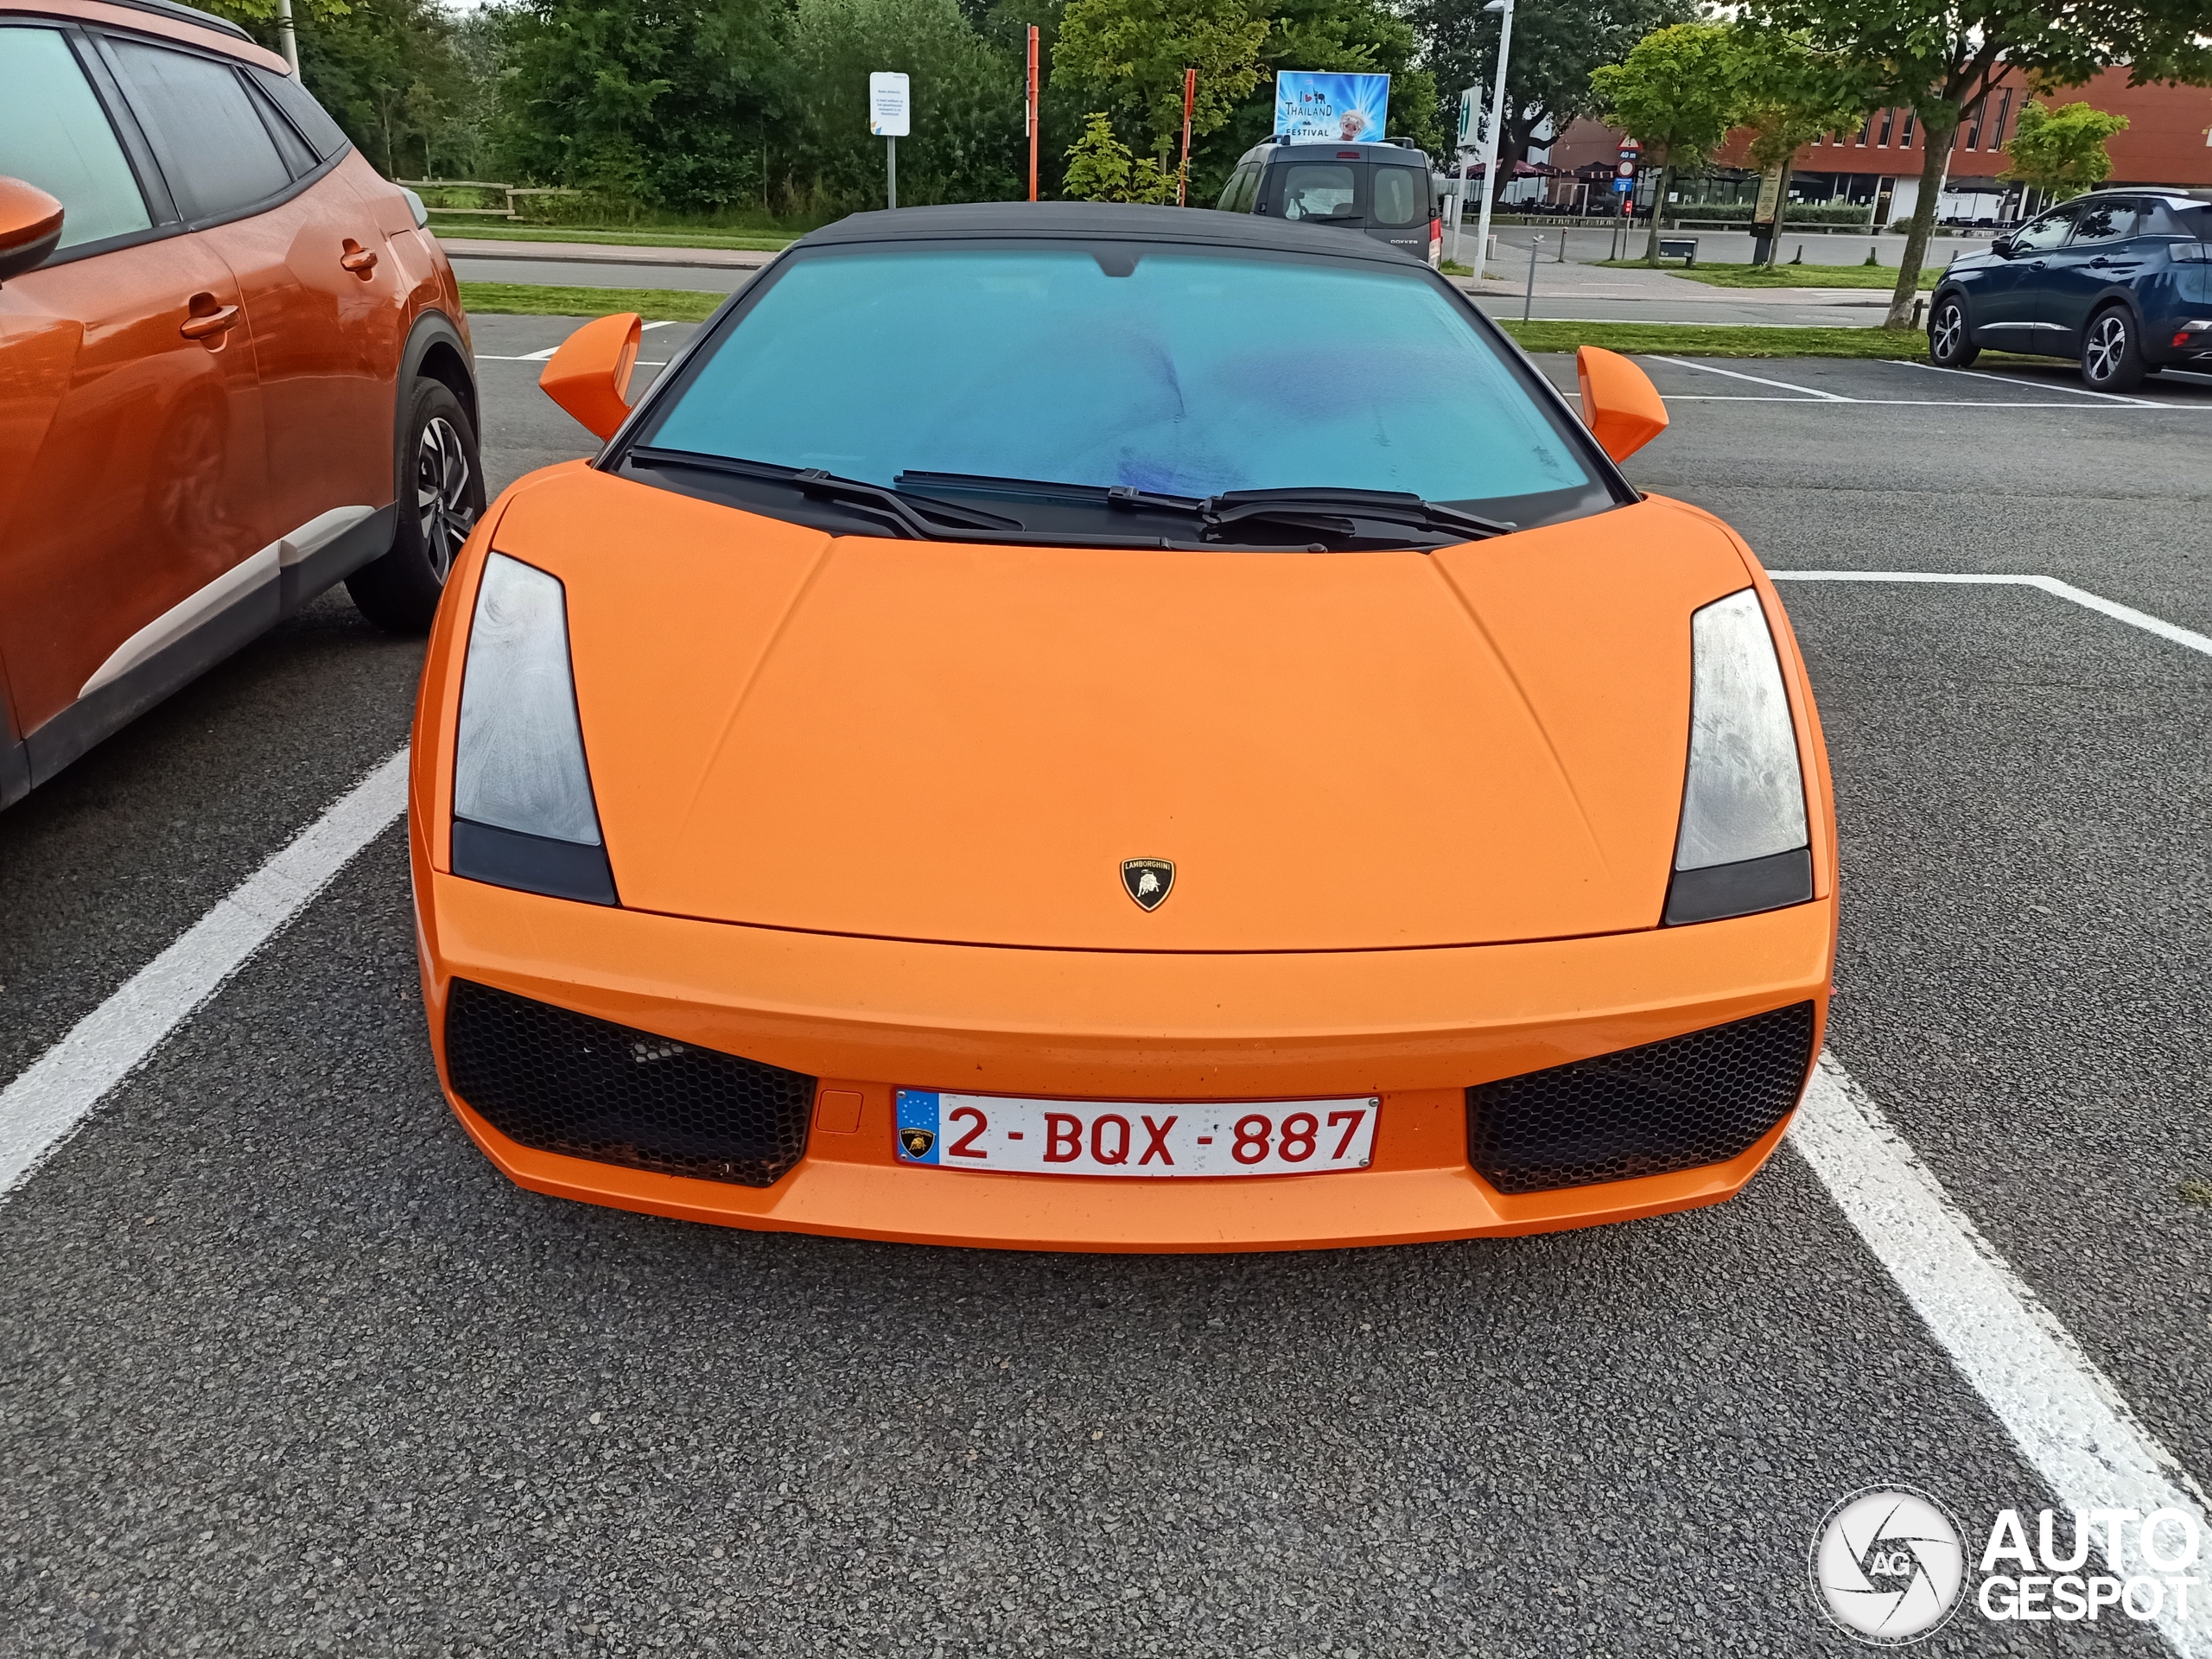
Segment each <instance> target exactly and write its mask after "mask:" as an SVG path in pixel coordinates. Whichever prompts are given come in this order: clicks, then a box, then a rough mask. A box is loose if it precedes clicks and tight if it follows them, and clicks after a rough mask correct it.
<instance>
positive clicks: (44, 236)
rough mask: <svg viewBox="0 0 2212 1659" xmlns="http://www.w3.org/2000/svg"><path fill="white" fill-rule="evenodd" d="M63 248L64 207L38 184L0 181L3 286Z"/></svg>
mask: <svg viewBox="0 0 2212 1659" xmlns="http://www.w3.org/2000/svg"><path fill="white" fill-rule="evenodd" d="M60 245H61V204H60V202H58V201H56V200H54V198H53V197H52V196H49V195H48V194H46V192H45V191H43V190H41V189H40V188H38V187H37V186H36V185H35V184H25V183H24V182H23V181H22V180H21V179H5V178H0V283H4V282H6V281H7V280H8V279H9V278H10V277H20V276H22V274H23V273H24V272H25V271H27V270H37V269H38V267H39V266H41V265H42V264H45V263H46V261H47V258H48V256H49V255H50V254H52V253H53V251H54V249H56V248H58V247H60Z"/></svg>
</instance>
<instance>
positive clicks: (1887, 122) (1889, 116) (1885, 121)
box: [1875, 108, 1897, 149]
mask: <svg viewBox="0 0 2212 1659" xmlns="http://www.w3.org/2000/svg"><path fill="white" fill-rule="evenodd" d="M1896 125H1897V111H1896V110H1895V109H1894V108H1892V109H1887V110H1884V111H1882V136H1881V137H1880V138H1878V140H1876V141H1875V142H1876V143H1878V144H1879V145H1880V147H1881V148H1883V149H1888V148H1889V144H1890V132H1891V129H1892V128H1894V127H1895V126H1896Z"/></svg>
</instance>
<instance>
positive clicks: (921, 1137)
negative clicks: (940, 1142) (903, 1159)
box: [899, 1128, 937, 1158]
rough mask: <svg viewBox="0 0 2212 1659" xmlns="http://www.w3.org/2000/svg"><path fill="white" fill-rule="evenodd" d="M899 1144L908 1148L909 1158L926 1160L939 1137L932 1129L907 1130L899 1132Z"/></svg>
mask: <svg viewBox="0 0 2212 1659" xmlns="http://www.w3.org/2000/svg"><path fill="white" fill-rule="evenodd" d="M936 1144H937V1135H936V1132H935V1131H934V1130H931V1129H917V1128H905V1129H901V1130H899V1145H900V1146H902V1147H906V1155H907V1156H908V1157H909V1158H926V1157H928V1156H929V1155H930V1148H931V1147H933V1146H935V1145H936Z"/></svg>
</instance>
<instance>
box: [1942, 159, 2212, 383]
mask: <svg viewBox="0 0 2212 1659" xmlns="http://www.w3.org/2000/svg"><path fill="white" fill-rule="evenodd" d="M1984 347H1987V348H1988V349H1990V350H1993V351H2006V352H2032V353H2036V354H2037V355H2038V356H2043V357H2070V358H2075V359H2078V360H2079V361H2080V363H2081V365H2082V379H2084V380H2085V381H2087V382H2088V384H2089V385H2091V386H2093V387H2094V388H2095V389H2096V390H2097V391H2127V390H2129V389H2130V388H2131V387H2133V386H2135V385H2139V383H2140V382H2141V380H2142V378H2143V377H2144V376H2145V375H2146V374H2155V373H2157V372H2158V370H2159V369H2160V368H2161V367H2162V366H2164V365H2180V364H2183V363H2188V364H2193V365H2196V366H2198V367H2200V368H2205V369H2212V203H2207V202H2204V201H2201V200H2197V199H2196V198H2195V197H2192V196H2185V195H2182V194H2178V193H2177V192H2174V191H2171V190H2164V191H2161V190H2099V191H2094V192H2093V193H2091V194H2088V195H2086V196H2076V197H2075V199H2074V200H2071V201H2069V202H2066V203H2064V204H2063V205H2061V206H2059V207H2054V208H2052V209H2051V211H2050V212H2049V213H2045V214H2044V215H2043V216H2042V217H2040V218H2038V219H2031V221H2029V222H2028V223H2027V224H2025V225H2023V226H2021V227H2020V228H2019V229H2018V230H2017V231H2014V232H2012V234H2011V235H2009V236H2000V237H1999V238H1997V240H1996V241H1995V242H1994V243H1993V244H1992V245H1991V247H1990V250H1989V251H1988V252H1987V253H1981V254H1974V255H1970V256H1968V257H1964V258H1961V259H1960V260H1958V261H1957V262H1956V263H1955V264H1953V265H1952V266H1951V268H1950V270H1948V271H1946V272H1945V273H1944V276H1943V280H1942V282H1940V283H1937V284H1936V303H1935V308H1934V309H1933V310H1932V311H1930V312H1929V317H1928V356H1929V360H1930V361H1932V362H1935V363H1937V364H1939V365H1942V366H1943V367H1945V368H1964V367H1966V366H1967V365H1968V364H1970V363H1972V362H1973V361H1974V359H1975V357H1976V356H1977V355H1979V354H1980V352H1981V351H1982V349H1983V348H1984Z"/></svg>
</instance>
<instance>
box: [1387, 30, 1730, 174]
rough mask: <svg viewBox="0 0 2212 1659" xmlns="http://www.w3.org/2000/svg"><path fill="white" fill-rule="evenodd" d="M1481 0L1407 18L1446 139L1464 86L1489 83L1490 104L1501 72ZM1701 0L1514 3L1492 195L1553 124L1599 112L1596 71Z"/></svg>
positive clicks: (1559, 128)
mask: <svg viewBox="0 0 2212 1659" xmlns="http://www.w3.org/2000/svg"><path fill="white" fill-rule="evenodd" d="M1483 5H1484V0H1410V3H1409V4H1408V7H1407V9H1406V14H1405V15H1406V17H1407V20H1408V22H1411V23H1412V24H1413V26H1414V29H1416V30H1417V31H1418V33H1419V35H1420V37H1421V42H1422V56H1421V63H1422V65H1423V67H1425V68H1427V70H1428V71H1429V72H1430V73H1431V75H1432V76H1433V80H1434V84H1435V91H1436V102H1435V104H1434V105H1433V108H1434V110H1435V112H1436V113H1435V116H1434V120H1435V124H1436V130H1437V131H1438V132H1439V134H1440V137H1442V136H1445V135H1449V134H1452V133H1453V132H1456V131H1457V130H1458V129H1459V93H1460V92H1461V91H1462V90H1463V89H1464V88H1465V87H1469V86H1479V87H1480V88H1481V89H1482V98H1483V107H1484V109H1485V110H1487V109H1488V108H1489V107H1490V98H1491V91H1492V83H1493V80H1494V78H1495V77H1496V75H1497V34H1498V14H1497V13H1496V12H1485V11H1484V10H1483ZM1696 15H1697V6H1696V0H1519V3H1516V5H1515V7H1514V9H1513V50H1512V54H1511V57H1510V60H1508V61H1507V63H1506V66H1505V121H1504V124H1503V127H1502V128H1501V129H1500V130H1499V133H1498V141H1497V154H1498V161H1499V166H1498V168H1497V177H1496V178H1494V179H1492V180H1491V181H1490V189H1491V195H1492V196H1493V197H1495V196H1496V195H1497V193H1498V192H1499V191H1501V190H1503V188H1505V187H1506V186H1507V185H1508V184H1510V182H1511V181H1512V179H1513V168H1512V163H1513V162H1517V161H1519V160H1520V159H1521V158H1522V156H1523V155H1525V154H1526V153H1527V151H1528V149H1529V145H1530V144H1531V143H1534V142H1535V137H1536V135H1537V133H1539V132H1541V130H1543V128H1544V125H1545V124H1546V123H1547V122H1548V123H1550V124H1551V130H1552V131H1553V132H1554V134H1558V133H1563V132H1565V131H1566V130H1567V127H1568V126H1569V125H1570V124H1572V123H1573V122H1574V121H1575V120H1576V119H1577V118H1580V117H1583V116H1594V115H1596V114H1598V113H1599V99H1598V98H1597V95H1596V94H1595V93H1594V92H1592V90H1591V86H1590V76H1591V73H1592V71H1593V70H1596V69H1598V68H1600V67H1603V66H1605V65H1607V64H1615V63H1618V62H1619V61H1620V60H1622V59H1623V58H1624V57H1626V56H1627V55H1628V53H1629V48H1631V47H1633V46H1634V45H1635V44H1636V43H1637V41H1640V40H1642V39H1643V37H1644V36H1645V35H1649V34H1650V33H1651V31H1652V30H1654V29H1663V28H1665V27H1666V26H1667V25H1669V24H1670V23H1687V22H1690V21H1691V20H1692V19H1693V18H1694V16H1696Z"/></svg>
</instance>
